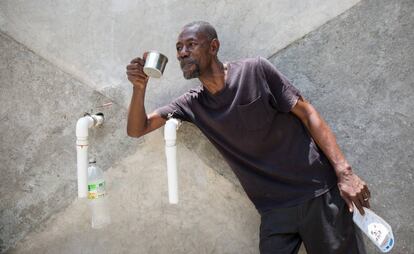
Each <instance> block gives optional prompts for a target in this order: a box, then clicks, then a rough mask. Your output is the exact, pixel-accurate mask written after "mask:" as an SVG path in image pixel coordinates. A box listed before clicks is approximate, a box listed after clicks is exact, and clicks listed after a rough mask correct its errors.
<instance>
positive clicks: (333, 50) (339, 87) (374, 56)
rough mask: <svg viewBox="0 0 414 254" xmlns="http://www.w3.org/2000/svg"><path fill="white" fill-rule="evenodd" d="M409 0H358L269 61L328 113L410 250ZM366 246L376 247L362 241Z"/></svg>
mask: <svg viewBox="0 0 414 254" xmlns="http://www.w3.org/2000/svg"><path fill="white" fill-rule="evenodd" d="M413 13H414V1H411V0H401V1H375V0H371V1H363V2H361V3H360V4H358V5H357V6H355V7H354V8H352V9H351V10H349V11H347V12H346V13H344V14H343V15H341V16H340V17H339V18H337V19H335V20H332V21H331V22H329V23H328V24H326V25H324V26H322V27H321V28H319V29H317V30H316V31H314V32H312V33H311V34H309V35H307V36H306V37H305V38H303V39H302V40H300V41H297V42H296V43H294V44H291V45H290V46H289V47H288V48H286V49H284V50H282V51H279V52H278V53H277V54H276V55H275V56H274V57H272V58H271V61H272V62H273V63H274V64H275V65H276V66H278V68H279V69H280V70H282V72H283V73H285V74H286V75H287V76H288V77H290V79H291V80H292V81H293V82H294V83H295V84H296V85H297V86H298V87H299V88H300V89H301V91H302V92H303V93H304V96H305V98H308V99H309V100H310V101H311V102H312V103H313V104H314V105H315V106H316V107H317V109H319V111H320V112H321V113H322V115H323V116H324V117H325V118H326V119H327V121H328V122H329V123H330V125H331V126H332V128H333V129H334V131H335V133H336V134H337V139H338V142H339V144H340V146H341V147H342V148H343V151H344V153H345V154H346V157H347V159H348V160H349V161H350V163H351V164H352V165H353V168H354V170H355V171H356V172H357V173H358V174H359V175H360V176H361V177H363V179H365V180H366V181H367V183H368V185H369V187H370V189H371V193H372V200H371V206H372V208H373V209H374V211H376V212H377V213H378V214H379V215H381V216H383V217H384V218H385V219H386V220H387V221H388V222H389V223H390V225H391V226H392V227H393V230H394V234H395V237H396V246H395V250H394V251H392V253H414V243H413V239H414V222H413V219H412V218H413V216H412V215H413V212H412V208H413V207H414V198H413V193H414V185H413V173H414V166H413V158H414V150H413V147H414V112H413V101H414V47H413V42H414V33H413V31H414V15H413ZM367 246H368V247H369V253H378V251H376V250H374V248H373V247H372V246H373V245H372V244H371V243H369V244H368V243H367Z"/></svg>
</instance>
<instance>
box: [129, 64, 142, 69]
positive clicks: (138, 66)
mask: <svg viewBox="0 0 414 254" xmlns="http://www.w3.org/2000/svg"><path fill="white" fill-rule="evenodd" d="M143 67H144V66H143V65H140V64H138V63H133V64H128V65H127V70H142V69H143Z"/></svg>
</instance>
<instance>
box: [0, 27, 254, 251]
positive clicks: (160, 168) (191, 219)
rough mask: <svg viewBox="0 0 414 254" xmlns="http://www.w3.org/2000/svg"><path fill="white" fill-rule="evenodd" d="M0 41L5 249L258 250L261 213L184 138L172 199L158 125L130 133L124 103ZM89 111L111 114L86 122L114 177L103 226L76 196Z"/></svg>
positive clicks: (0, 217)
mask: <svg viewBox="0 0 414 254" xmlns="http://www.w3.org/2000/svg"><path fill="white" fill-rule="evenodd" d="M0 48H1V49H2V50H1V55H0V57H1V59H4V60H5V61H2V62H1V65H0V70H1V77H2V79H1V83H0V84H1V86H0V87H1V90H0V91H1V92H0V95H1V97H0V100H1V102H2V107H1V119H2V124H1V125H0V131H1V133H2V135H1V144H2V146H1V148H0V149H1V150H0V151H1V155H2V156H1V157H0V158H1V160H0V165H1V168H0V169H1V175H2V179H1V181H2V182H1V185H0V188H1V189H0V190H1V203H0V222H1V224H0V225H1V227H0V229H1V230H0V238H1V239H2V242H1V250H2V252H3V251H6V250H9V251H8V252H9V253H80V252H82V251H85V252H87V253H93V252H96V251H99V252H103V253H130V252H131V250H137V251H134V252H135V253H211V252H216V253H241V252H243V251H247V252H248V253H254V252H255V251H256V249H257V245H258V243H257V241H258V240H257V239H258V232H257V230H258V223H259V221H258V215H257V213H256V211H255V209H254V208H253V206H252V205H251V203H250V202H249V201H248V200H247V198H246V196H245V194H244V193H242V192H241V191H240V190H239V189H237V188H236V187H235V186H234V184H232V183H230V182H229V181H228V180H226V179H225V178H223V177H221V176H220V175H219V174H218V173H216V171H214V170H212V169H211V168H209V167H207V166H205V164H204V163H203V162H202V161H201V160H199V159H198V158H197V156H196V155H195V154H194V153H193V152H191V151H190V150H188V149H187V148H186V147H185V146H184V145H179V146H178V150H179V156H178V161H179V164H178V166H179V169H180V174H179V178H180V203H179V205H177V206H172V205H169V204H168V199H167V197H168V193H167V187H166V186H167V178H166V169H165V159H164V156H165V155H164V149H163V147H164V144H163V137H162V136H161V132H158V131H157V132H154V133H153V134H152V135H149V136H147V137H146V139H145V140H143V139H141V140H137V139H135V140H134V139H131V138H128V137H127V136H126V133H125V129H126V128H125V125H126V123H125V117H126V110H125V109H124V108H123V107H121V106H119V105H117V104H116V103H115V102H113V101H111V100H110V99H108V98H107V97H105V96H103V95H102V94H99V93H97V92H96V91H94V90H93V89H92V88H90V87H87V86H84V85H82V84H81V83H79V82H78V81H77V80H75V79H73V78H72V77H71V76H70V75H68V74H65V73H64V72H62V71H61V70H59V69H57V68H56V67H55V66H54V65H52V64H50V63H48V62H46V61H45V60H44V59H42V58H40V57H39V56H37V55H35V54H33V52H30V51H29V50H27V48H25V47H23V46H22V45H19V44H17V43H16V42H15V41H13V40H12V39H11V38H8V37H7V36H4V35H2V34H0ZM111 102H112V103H113V104H112V105H110V106H104V107H102V105H104V104H108V103H111ZM84 110H87V111H89V112H98V111H99V112H103V113H104V115H105V118H106V121H105V123H104V125H103V126H102V127H100V128H97V129H92V130H91V131H90V134H91V135H90V144H91V146H90V147H91V149H90V150H91V151H90V153H91V154H95V155H96V158H97V161H98V165H100V166H101V167H102V168H103V169H104V171H105V177H106V179H107V181H108V193H109V195H108V198H109V200H108V202H109V208H110V213H111V216H112V224H111V225H110V226H108V227H106V228H105V229H102V230H93V229H92V228H91V225H90V223H91V215H90V213H89V208H88V206H87V203H86V200H79V199H77V189H76V150H75V140H76V137H75V124H76V121H77V119H78V118H79V117H81V116H83V112H84ZM48 219H49V220H48ZM29 232H31V233H30V234H28V233H29ZM24 236H26V239H25V240H24V241H20V240H22V238H23V237H24ZM18 241H20V245H19V246H17V247H16V248H14V249H9V248H10V247H13V245H14V244H15V243H17V242H18Z"/></svg>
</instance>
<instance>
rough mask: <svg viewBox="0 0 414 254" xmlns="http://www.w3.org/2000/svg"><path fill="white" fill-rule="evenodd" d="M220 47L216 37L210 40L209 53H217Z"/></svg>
mask: <svg viewBox="0 0 414 254" xmlns="http://www.w3.org/2000/svg"><path fill="white" fill-rule="evenodd" d="M219 48H220V42H219V40H218V39H217V38H215V39H213V40H211V42H210V54H212V55H217V53H218V51H219Z"/></svg>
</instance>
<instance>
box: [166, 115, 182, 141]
mask: <svg viewBox="0 0 414 254" xmlns="http://www.w3.org/2000/svg"><path fill="white" fill-rule="evenodd" d="M180 125H181V121H180V120H178V119H175V118H170V119H169V120H167V122H166V123H165V127H164V139H165V144H166V146H173V145H175V140H176V139H177V130H178V128H179V127H180Z"/></svg>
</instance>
